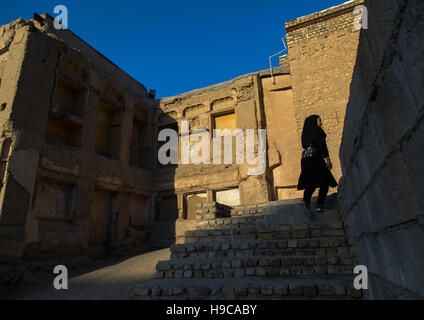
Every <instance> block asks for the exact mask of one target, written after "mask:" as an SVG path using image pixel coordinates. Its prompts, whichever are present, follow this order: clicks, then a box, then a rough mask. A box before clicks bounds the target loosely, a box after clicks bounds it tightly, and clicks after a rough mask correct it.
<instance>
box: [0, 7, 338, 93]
mask: <svg viewBox="0 0 424 320" xmlns="http://www.w3.org/2000/svg"><path fill="white" fill-rule="evenodd" d="M344 1H345V0H290V1H287V0H255V1H252V0H244V1H243V0H240V1H239V0H237V1H236V0H234V1H233V0H213V1H208V2H205V1H202V0H187V1H186V0H172V1H171V0H168V1H163V0H156V1H155V0H151V1H145V0H140V1H126V0H121V1H110V0H105V1H89V0H85V1H81V0H72V1H62V0H60V1H48V0H36V1H34V0H31V1H21V0H13V1H8V3H7V5H4V6H2V9H1V11H0V25H3V24H6V23H9V22H11V21H13V20H15V19H17V18H19V17H22V18H24V19H29V18H32V14H33V13H34V12H37V13H39V14H42V13H49V14H50V15H52V16H55V14H54V13H53V9H54V7H55V6H56V5H65V6H66V7H67V8H68V11H69V12H68V13H69V21H68V23H69V28H70V29H71V30H72V31H73V32H75V33H76V34H77V35H78V36H79V37H81V38H82V39H83V40H85V41H86V42H88V43H89V44H90V45H91V46H93V47H94V48H96V49H97V50H98V51H100V52H101V53H102V54H104V55H105V56H106V57H108V58H109V59H110V60H111V61H113V62H114V63H116V64H117V65H118V66H119V67H121V68H122V69H123V70H125V71H126V72H127V73H129V74H130V75H131V76H132V77H134V78H135V79H137V80H138V81H140V82H141V83H142V84H143V85H144V86H146V88H147V89H156V91H157V97H167V96H172V95H175V94H179V93H183V92H186V91H190V90H193V89H197V88H201V87H205V86H208V85H211V84H215V83H219V82H223V81H227V80H230V79H232V78H234V77H237V76H239V75H242V74H245V73H249V72H254V71H258V70H263V69H267V68H268V57H269V56H270V55H272V54H274V53H277V52H278V51H280V50H281V49H282V42H281V38H282V37H283V36H284V34H285V31H284V22H286V21H288V20H292V19H295V18H297V17H300V16H303V15H307V14H310V13H313V12H316V11H319V10H323V9H326V8H328V7H331V6H334V5H337V4H340V3H342V2H344ZM273 61H274V65H277V64H278V58H275V60H273Z"/></svg>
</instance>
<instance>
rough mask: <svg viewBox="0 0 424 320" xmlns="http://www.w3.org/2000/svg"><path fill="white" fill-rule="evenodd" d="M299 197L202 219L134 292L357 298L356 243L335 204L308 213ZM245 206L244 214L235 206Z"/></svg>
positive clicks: (146, 296) (137, 295)
mask: <svg viewBox="0 0 424 320" xmlns="http://www.w3.org/2000/svg"><path fill="white" fill-rule="evenodd" d="M302 210H305V209H304V208H303V204H302V203H300V202H299V201H297V202H296V201H286V202H281V201H278V202H270V203H268V204H267V205H266V206H261V207H260V209H259V210H258V208H256V209H253V210H252V209H248V210H243V211H238V212H237V215H234V216H231V217H227V218H217V219H208V220H200V221H199V222H198V226H197V229H196V230H190V231H186V232H185V243H183V244H175V245H172V246H171V260H169V261H160V262H158V264H157V266H156V270H157V272H156V280H152V281H148V282H143V283H139V284H138V285H137V286H136V287H135V289H134V298H135V299H172V300H181V299H205V300H212V299H235V300H239V299H255V300H260V299H267V300H269V299H358V298H361V292H360V291H358V290H355V289H354V288H353V279H354V275H353V268H354V266H355V262H356V257H355V250H354V248H352V247H351V246H350V245H349V244H348V243H347V241H346V237H345V232H346V230H345V228H344V226H343V223H342V222H341V221H339V219H338V214H337V211H336V210H329V211H326V213H323V214H320V215H319V216H318V217H317V219H316V220H314V221H311V220H309V219H308V218H307V217H305V216H304V215H303V214H302V212H301V211H302ZM240 212H245V214H243V213H240Z"/></svg>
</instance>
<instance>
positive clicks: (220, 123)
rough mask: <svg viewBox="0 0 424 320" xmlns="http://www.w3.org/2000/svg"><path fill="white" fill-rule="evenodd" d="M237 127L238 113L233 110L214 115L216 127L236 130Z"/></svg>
mask: <svg viewBox="0 0 424 320" xmlns="http://www.w3.org/2000/svg"><path fill="white" fill-rule="evenodd" d="M236 128H237V123H236V113H235V112H234V110H233V111H230V112H227V113H224V114H218V115H214V129H221V130H224V129H229V130H234V129H236Z"/></svg>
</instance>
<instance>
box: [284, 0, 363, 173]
mask: <svg viewBox="0 0 424 320" xmlns="http://www.w3.org/2000/svg"><path fill="white" fill-rule="evenodd" d="M362 3H363V0H356V1H349V2H347V3H345V4H342V5H339V6H336V7H333V8H330V9H327V10H323V11H320V12H317V13H314V14H312V15H308V16H306V17H302V18H298V19H295V20H292V21H289V22H286V33H287V45H288V62H289V64H290V74H291V78H292V86H293V100H294V106H295V112H296V121H297V133H298V139H300V135H301V132H302V128H303V123H304V120H305V118H307V117H308V116H310V115H312V114H318V115H320V116H321V118H322V121H323V129H324V130H325V131H326V132H327V135H328V137H327V145H328V149H329V153H330V158H331V159H332V162H333V174H334V176H335V178H336V180H338V179H339V178H340V177H341V169H340V161H339V159H338V154H339V147H340V140H341V135H342V131H343V120H344V117H345V111H346V106H347V102H348V99H349V85H350V82H351V79H352V74H353V67H354V64H355V60H356V54H357V47H358V39H359V29H356V28H355V27H354V22H355V18H356V16H357V14H355V12H354V10H355V7H356V6H357V5H360V4H362Z"/></svg>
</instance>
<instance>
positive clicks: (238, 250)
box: [171, 237, 354, 259]
mask: <svg viewBox="0 0 424 320" xmlns="http://www.w3.org/2000/svg"><path fill="white" fill-rule="evenodd" d="M335 253H337V254H339V255H345V256H347V257H351V256H353V255H354V252H353V250H352V249H351V248H350V247H349V246H348V245H347V243H346V241H345V239H344V238H341V237H338V238H337V237H335V238H331V239H326V238H323V239H314V240H291V241H286V240H250V241H244V242H240V241H235V242H200V243H191V244H177V245H172V246H171V259H182V258H195V257H199V258H207V257H208V258H212V257H246V256H266V255H268V256H278V255H280V256H293V255H309V256H313V255H327V254H335Z"/></svg>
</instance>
